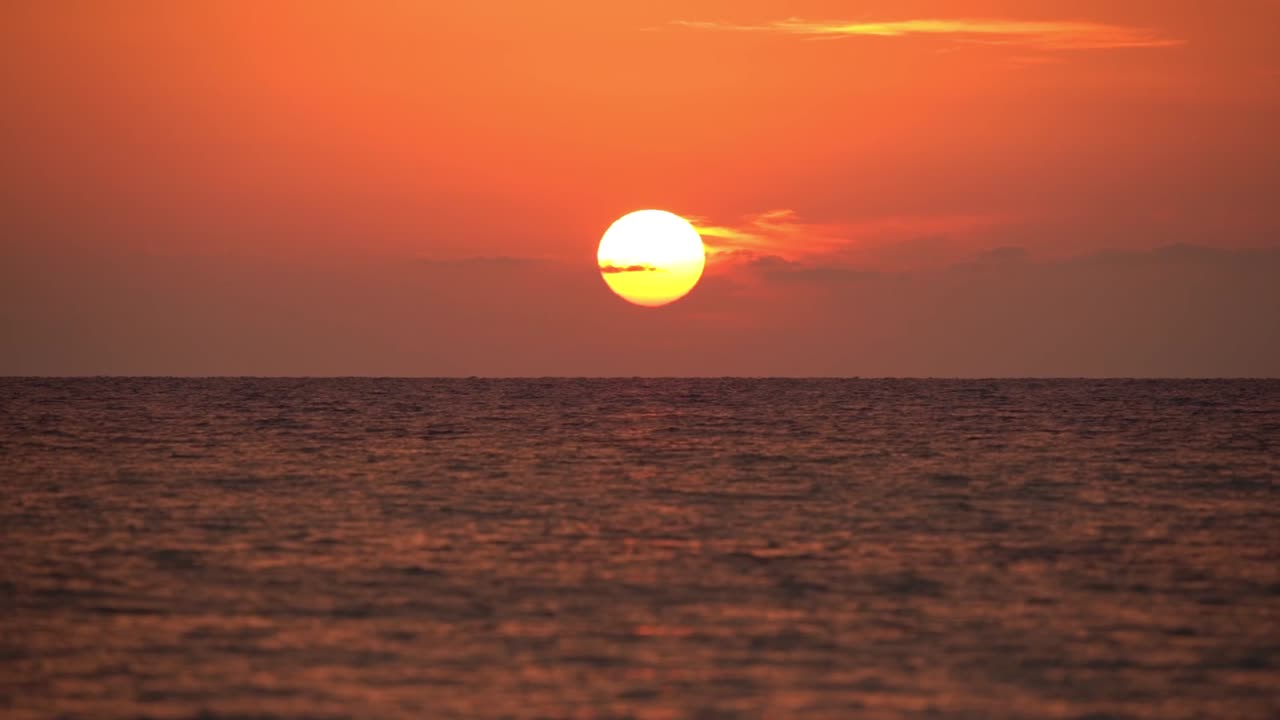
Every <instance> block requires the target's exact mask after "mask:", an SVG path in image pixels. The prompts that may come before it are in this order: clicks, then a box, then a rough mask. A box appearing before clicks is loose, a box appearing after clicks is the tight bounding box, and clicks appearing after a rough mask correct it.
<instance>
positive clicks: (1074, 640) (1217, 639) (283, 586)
mask: <svg viewBox="0 0 1280 720" xmlns="http://www.w3.org/2000/svg"><path fill="white" fill-rule="evenodd" d="M0 716H3V717H4V718H6V719H8V720H20V719H25V718H203V719H212V718H653V719H658V718H739V717H741V718H788V717H805V718H871V719H877V718H886V719H887V718H1073V719H1078V720H1086V719H1087V720H1103V719H1104V718H1161V719H1168V718H1223V719H1248V718H1278V717H1280V381H1124V380H1116V381H1083V380H1062V381H1033V380H1027V381H1020V380H998V381H946V380H745V379H702V380H671V379H668V380H648V379H619V380H571V379H556V380H408V379H406V380H394V379H3V380H0Z"/></svg>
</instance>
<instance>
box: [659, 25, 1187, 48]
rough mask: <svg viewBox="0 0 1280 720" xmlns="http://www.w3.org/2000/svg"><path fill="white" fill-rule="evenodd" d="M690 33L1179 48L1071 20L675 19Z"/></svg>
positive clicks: (1156, 37)
mask: <svg viewBox="0 0 1280 720" xmlns="http://www.w3.org/2000/svg"><path fill="white" fill-rule="evenodd" d="M673 24H674V25H678V26H681V27H685V28H690V29H694V30H713V31H728V32H761V33H778V34H785V35H799V36H804V37H812V38H823V37H825V38H840V37H913V36H914V37H919V36H933V37H943V38H948V39H951V40H954V41H957V42H966V43H979V44H985V45H1011V46H1017V47H1024V48H1034V49H1039V50H1103V49H1109V48H1167V47H1176V46H1178V45H1183V44H1184V42H1183V41H1182V40H1179V39H1177V38H1172V37H1168V36H1166V35H1164V34H1163V33H1161V32H1160V31H1158V30H1155V29H1152V28H1143V27H1131V26H1127V25H1111V24H1108V23H1098V22H1082V21H1069V20H1062V21H1056V20H1005V19H918V20H893V21H886V22H843V21H816V20H804V19H801V18H788V19H786V20H777V21H774V22H770V23H764V24H760V25H741V24H734V23H723V22H695V21H687V20H678V21H676V22H674V23H673Z"/></svg>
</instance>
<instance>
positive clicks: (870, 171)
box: [0, 0, 1280, 375]
mask: <svg viewBox="0 0 1280 720" xmlns="http://www.w3.org/2000/svg"><path fill="white" fill-rule="evenodd" d="M1277 27H1280V3H1277V2H1274V1H1271V0H1237V1H1236V2H1232V3H1227V4H1224V3H1215V2H1208V1H1205V0H1161V1H1152V2H1140V1H1133V2H1124V3H1116V2H1098V1H1092V0H1085V1H1080V0H1072V1H1070V2H1067V1H1066V0H1054V1H1039V2H1037V1H1031V0H1019V1H1016V2H1013V1H1009V2H995V1H993V0H982V1H978V0H975V1H972V2H969V1H964V0H948V1H946V2H943V1H941V0H932V1H926V0H894V1H893V2H889V1H887V0H886V1H868V2H857V3H851V2H816V1H815V2H804V1H796V0H788V1H787V2H782V1H781V0H756V1H743V0H737V1H732V2H731V1H727V0H726V1H719V0H714V1H713V0H681V1H680V2H663V1H659V2H644V3H601V2H594V1H593V2H585V1H580V0H579V1H574V2H538V3H534V2H491V3H424V2H409V1H404V2H380V3H348V2H341V3H339V2H334V3H319V2H296V3H287V2H269V3H249V2H208V3H202V2H196V1H194V0H193V1H192V2H184V3H164V2H127V1H124V2H118V3H106V2H90V1H85V2H64V3H12V4H10V5H7V6H6V7H5V8H4V9H3V10H0V33H2V34H3V36H4V37H3V39H4V42H3V43H2V44H0V45H2V47H0V83H2V87H3V91H4V96H5V103H4V111H3V117H2V118H0V150H3V153H4V155H3V156H4V158H5V163H4V164H3V166H2V167H0V203H2V205H0V207H3V210H4V212H3V215H2V216H0V243H3V245H2V246H0V252H2V253H3V257H0V259H2V260H3V269H0V273H2V275H0V280H3V282H4V288H3V289H2V290H0V292H2V293H3V296H2V299H3V300H4V315H3V316H0V320H2V321H3V322H4V326H5V331H4V337H3V338H2V339H0V342H3V343H4V347H2V348H0V349H3V351H4V352H3V357H0V373H5V372H11V373H35V374H44V373H98V372H104V373H106V372H112V373H113V372H119V373H178V374H183V373H196V374H204V373H212V374H224V373H232V374H234V373H255V374H256V373H264V374H305V373H322V374H323V373H352V374H380V373H391V374H407V375H434V374H464V375H466V374H614V373H621V374H721V373H726V374H737V373H747V374H837V375H845V374H887V375H897V374H939V375H949V374H961V375H966V374H979V375H985V374H1104V375H1106V374H1138V375H1142V374H1266V375H1274V374H1280V337H1277V331H1276V330H1275V326H1276V325H1277V323H1275V322H1274V317H1275V313H1276V312H1277V311H1280V301H1278V299H1277V298H1278V295H1280V291H1277V290H1275V289H1273V288H1272V287H1271V285H1274V284H1277V283H1274V282H1271V281H1269V280H1268V279H1267V278H1268V277H1275V276H1274V275H1267V274H1266V273H1265V271H1264V269H1265V270H1270V269H1273V266H1276V267H1280V265H1277V261H1276V251H1277V248H1278V247H1280V210H1278V209H1277V207H1278V205H1277V202H1276V197H1277V189H1278V188H1280V140H1277V137H1278V136H1277V133H1276V131H1275V129H1274V128H1275V127H1280V52H1277V50H1276V47H1275V28H1277ZM646 207H657V208H663V209H667V210H671V211H673V212H677V213H680V214H682V215H684V216H686V217H689V218H690V219H693V220H694V221H695V223H696V224H697V225H698V226H699V227H700V228H702V229H703V231H704V232H703V234H704V238H705V240H706V241H707V243H708V246H709V247H710V249H711V250H712V257H711V259H710V261H709V264H708V271H707V276H706V277H705V278H704V281H703V284H702V285H701V286H700V287H699V288H697V289H695V291H694V293H693V294H691V295H690V296H689V297H688V298H686V299H685V300H682V301H680V302H679V303H677V304H675V305H672V306H670V307H669V308H666V309H663V310H658V311H645V310H640V309H637V308H632V307H628V306H625V305H623V304H622V303H620V302H619V301H617V299H616V298H614V297H612V296H611V295H610V294H609V293H608V291H607V289H606V288H605V287H604V284H603V283H602V282H601V281H600V279H599V277H598V276H597V275H596V274H595V247H596V244H597V243H598V241H599V238H600V235H601V233H602V232H603V231H604V229H605V228H607V227H608V225H609V223H611V222H612V221H613V220H614V219H616V218H617V217H618V216H620V215H622V214H624V213H626V212H628V211H630V210H635V209H639V208H646ZM1171 246H1192V247H1181V248H1175V249H1174V250H1173V251H1169V250H1164V249H1165V248H1169V247H1171ZM992 258H998V259H999V263H998V267H997V266H996V265H993V264H992ZM1116 258H1122V260H1116ZM1170 263H1172V266H1171V265H1170ZM1268 263H1270V265H1269V264H1268ZM1173 266H1176V269H1171V267H1173ZM975 268H982V269H981V270H980V271H979V270H975ZM1260 268H1261V269H1260ZM974 272H981V273H984V274H983V275H982V276H981V279H979V280H975V279H974V277H973V276H972V273H974ZM1259 273H1261V274H1260V275H1259ZM1255 276H1257V277H1255ZM1055 283H1058V285H1055ZM1251 283H1255V284H1256V287H1255V285H1254V284H1251ZM1059 286H1060V287H1059ZM1054 288H1057V290H1054ZM1051 291H1052V292H1058V293H1059V295H1052V294H1050V295H1046V293H1051ZM1188 293H1191V294H1190V295H1189V294H1188ZM1196 293H1199V294H1196ZM1113 296H1114V297H1113ZM1099 297H1106V298H1112V301H1111V303H1110V304H1106V305H1103V306H1100V307H1095V304H1096V303H1097V302H1099V301H1098V300H1097V298H1099ZM1064 299H1065V301H1064ZM1115 303H1119V304H1120V305H1122V306H1123V308H1124V310H1122V311H1121V315H1123V314H1124V313H1126V312H1130V313H1133V317H1132V318H1130V319H1129V320H1127V321H1126V322H1128V323H1129V324H1125V323H1120V325H1119V326H1116V323H1117V322H1119V321H1118V320H1117V319H1116V318H1115V317H1114V315H1115V311H1114V310H1108V308H1112V307H1113V305H1114V304H1115ZM993 308H997V309H999V310H998V311H997V310H993ZM1032 309H1036V313H1039V314H1035V313H1032ZM1073 309H1074V310H1073ZM1099 312H1101V313H1102V314H1103V315H1111V316H1110V317H1099V316H1098V315H1097V313H1099ZM646 313H648V314H646ZM1021 313H1032V314H1030V315H1027V316H1026V317H1023V316H1022V314H1021ZM1073 313H1074V314H1073ZM952 315H955V317H953V316H952ZM1014 316H1016V317H1014ZM966 323H968V324H966ZM970 325H971V326H972V327H970ZM957 328H966V329H967V330H968V332H969V334H968V335H964V334H961V333H960V332H959V330H958V329H957ZM833 338H836V339H838V340H836V339H833ZM784 341H785V342H784ZM781 347H791V348H796V347H802V348H805V350H804V352H803V353H796V354H794V355H789V354H787V353H786V352H784V351H783V350H781V349H779V348H781ZM512 348H516V349H518V350H519V352H518V353H517V355H518V356H516V357H513V356H512ZM522 358H523V359H522Z"/></svg>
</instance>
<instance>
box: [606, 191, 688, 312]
mask: <svg viewBox="0 0 1280 720" xmlns="http://www.w3.org/2000/svg"><path fill="white" fill-rule="evenodd" d="M596 259H597V261H598V262H599V264H600V275H601V276H602V277H604V281H605V283H607V284H608V285H609V289H610V290H612V291H614V292H615V293H617V294H618V296H619V297H621V298H622V299H623V300H626V301H627V302H630V303H635V304H636V305H642V306H644V307H660V306H662V305H666V304H668V303H672V302H675V301H676V300H679V299H680V298H682V297H684V296H685V295H687V294H689V291H690V290H692V289H693V286H694V285H697V284H698V280H699V279H700V278H701V277H702V270H703V268H705V267H706V265H707V251H706V248H704V247H703V246H702V238H701V237H699V236H698V231H697V230H695V229H694V228H693V225H690V224H689V221H688V220H685V219H684V218H682V217H680V216H679V215H676V214H674V213H669V212H667V211H665V210H637V211H635V212H633V213H627V214H626V215H623V216H622V217H620V218H618V219H617V220H615V221H614V223H613V224H612V225H610V226H609V229H608V230H606V231H605V233H604V237H602V238H600V250H599V252H597V253H596Z"/></svg>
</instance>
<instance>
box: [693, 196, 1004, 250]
mask: <svg viewBox="0 0 1280 720" xmlns="http://www.w3.org/2000/svg"><path fill="white" fill-rule="evenodd" d="M1005 220H1006V218H1002V217H996V216H990V215H943V216H930V217H909V216H900V217H899V216H892V217H878V218H866V219H861V220H856V221H838V222H815V221H810V220H806V219H804V218H802V217H800V216H799V215H798V214H797V213H796V212H795V211H794V210H787V209H779V210H769V211H767V212H762V213H757V214H755V215H749V216H747V217H744V218H742V219H741V221H740V222H737V223H734V224H731V225H717V224H714V223H712V222H709V221H707V220H706V219H704V218H696V217H694V218H690V221H691V222H693V224H694V227H695V228H697V230H698V234H699V235H701V236H702V238H703V242H704V243H705V244H706V246H707V250H708V253H709V254H710V257H711V259H712V260H713V261H729V262H733V261H735V260H746V261H751V260H754V259H758V258H762V257H777V258H782V259H785V260H788V261H797V260H817V259H819V258H828V259H830V258H844V259H846V260H851V259H869V256H870V254H877V255H878V254H883V250H884V249H886V248H890V247H900V246H903V245H907V244H911V243H918V241H919V240H920V239H921V238H940V237H941V238H956V239H958V238H963V237H966V236H969V235H972V234H974V233H975V232H977V231H980V230H984V229H987V228H991V227H992V226H995V225H998V224H1001V223H1002V222H1004V221H1005Z"/></svg>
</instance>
